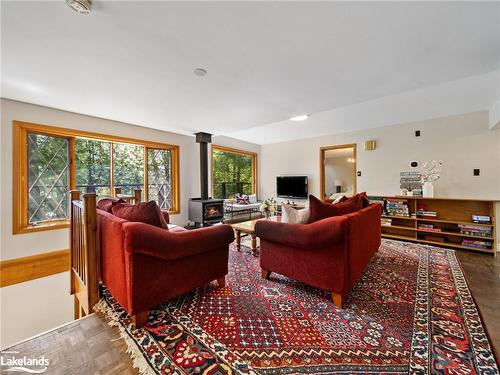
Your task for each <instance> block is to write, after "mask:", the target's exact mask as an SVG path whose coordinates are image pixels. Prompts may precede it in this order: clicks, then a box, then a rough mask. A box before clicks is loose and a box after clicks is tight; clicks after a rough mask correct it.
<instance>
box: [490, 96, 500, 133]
mask: <svg viewBox="0 0 500 375" xmlns="http://www.w3.org/2000/svg"><path fill="white" fill-rule="evenodd" d="M489 120H490V129H500V96H499V97H498V98H497V100H496V101H495V103H493V105H492V106H491V108H490V111H489Z"/></svg>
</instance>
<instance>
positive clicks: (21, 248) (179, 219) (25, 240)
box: [0, 99, 260, 348]
mask: <svg viewBox="0 0 500 375" xmlns="http://www.w3.org/2000/svg"><path fill="white" fill-rule="evenodd" d="M0 106H1V131H0V145H1V150H0V157H1V161H0V165H1V168H2V173H1V174H0V207H1V216H0V234H1V238H0V260H7V259H13V258H19V257H24V256H29V255H33V254H37V253H42V252H47V251H54V250H60V249H66V248H68V247H69V244H68V238H69V233H68V229H62V230H52V231H45V232H36V233H29V234H17V235H13V234H12V164H13V162H12V151H13V150H12V121H13V120H19V121H26V122H33V123H37V124H44V125H53V126H59V127H64V128H70V129H79V130H85V131H91V132H96V133H103V134H110V135H118V136H123V137H130V138H136V139H143V140H149V141H155V142H160V143H169V144H176V145H179V148H180V150H179V152H180V160H179V162H180V202H181V207H180V214H178V215H172V216H171V221H172V222H173V223H175V224H180V225H185V224H186V223H187V220H188V198H190V197H196V196H199V195H200V182H199V160H200V157H199V146H198V145H197V144H196V143H195V139H194V137H189V136H184V135H179V134H174V133H168V132H163V131H158V130H153V129H148V128H144V127H140V126H135V125H130V124H125V123H121V122H115V121H110V120H105V119H100V118H96V117H90V116H85V115H80V114H76V113H72V112H66V111H60V110H57V109H53V108H47V107H42V106H37V105H33V104H28V103H22V102H17V101H13V100H8V99H1V101H0ZM214 142H215V143H216V144H219V145H223V146H227V147H233V148H239V149H243V150H248V151H253V152H257V153H258V152H259V150H260V146H258V145H255V144H250V143H246V142H242V141H238V140H234V139H232V138H227V137H214ZM68 290H69V276H68V274H67V273H61V274H57V275H53V276H49V277H45V278H41V279H36V280H32V281H29V282H25V283H22V284H16V285H12V286H8V287H4V288H1V289H0V312H1V316H0V347H1V348H6V347H8V346H10V345H12V344H14V343H16V342H18V341H20V340H23V339H25V338H27V337H30V336H33V335H36V334H38V333H40V332H43V331H46V330H49V329H51V328H54V327H57V326H59V325H61V324H64V323H66V322H69V321H71V320H72V319H73V300H72V298H71V297H70V296H69V293H68Z"/></svg>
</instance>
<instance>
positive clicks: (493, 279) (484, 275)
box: [9, 251, 500, 375]
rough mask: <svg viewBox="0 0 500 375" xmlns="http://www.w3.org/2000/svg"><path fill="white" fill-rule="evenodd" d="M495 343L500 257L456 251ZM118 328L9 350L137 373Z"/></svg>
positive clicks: (499, 334)
mask: <svg viewBox="0 0 500 375" xmlns="http://www.w3.org/2000/svg"><path fill="white" fill-rule="evenodd" d="M457 254H458V258H459V259H460V262H461V264H462V267H463V269H464V272H465V274H466V277H467V280H468V282H469V285H470V288H471V290H472V294H473V295H474V297H475V299H476V302H477V304H478V305H479V308H480V310H481V313H482V315H483V318H484V322H485V325H486V328H487V329H488V332H489V334H490V338H491V340H492V341H493V344H494V345H495V347H496V348H497V351H498V350H500V256H497V257H493V256H491V255H482V254H476V253H472V252H467V251H457ZM119 337H120V335H119V333H118V329H117V328H115V327H110V326H108V325H107V324H106V323H105V322H104V321H103V319H102V318H101V317H99V316H98V315H94V314H93V315H90V316H88V317H86V318H83V319H80V320H78V321H75V322H73V323H71V324H68V325H66V326H63V327H61V328H58V329H56V330H54V331H51V332H49V333H46V334H44V335H42V336H39V337H37V338H34V339H32V340H29V341H26V342H24V343H21V344H19V345H16V346H14V347H12V348H10V349H9V351H17V352H19V353H21V354H22V355H26V356H28V357H40V356H42V355H44V356H45V357H46V358H48V359H49V361H50V366H49V370H48V371H47V372H46V373H47V374H61V375H63V374H64V375H66V374H84V375H87V374H124V375H128V374H138V371H137V370H136V369H134V368H133V367H132V361H131V359H130V357H129V356H128V354H126V344H125V342H124V341H123V340H121V339H119Z"/></svg>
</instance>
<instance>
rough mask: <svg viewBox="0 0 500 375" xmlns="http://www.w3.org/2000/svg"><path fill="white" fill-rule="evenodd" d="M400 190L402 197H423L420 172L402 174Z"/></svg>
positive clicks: (400, 174)
mask: <svg viewBox="0 0 500 375" xmlns="http://www.w3.org/2000/svg"><path fill="white" fill-rule="evenodd" d="M399 176H400V179H399V188H400V193H401V195H403V196H404V195H407V196H420V195H422V183H421V181H420V180H421V176H420V172H400V173H399Z"/></svg>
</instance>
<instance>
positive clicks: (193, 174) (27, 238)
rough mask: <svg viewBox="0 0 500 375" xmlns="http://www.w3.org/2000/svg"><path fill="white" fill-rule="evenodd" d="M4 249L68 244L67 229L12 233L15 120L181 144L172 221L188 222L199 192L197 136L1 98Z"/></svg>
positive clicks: (16, 251) (7, 255)
mask: <svg viewBox="0 0 500 375" xmlns="http://www.w3.org/2000/svg"><path fill="white" fill-rule="evenodd" d="M1 119H2V129H1V131H2V139H3V142H2V151H1V154H2V164H1V165H2V174H1V177H0V178H1V184H0V185H1V186H2V187H3V191H2V196H1V201H2V206H3V209H4V211H5V212H2V223H1V226H2V231H3V235H2V240H1V243H2V250H1V254H0V259H2V260H5V259H11V258H18V257H22V256H28V255H33V254H36V253H40V252H44V251H51V250H56V249H65V248H68V236H69V234H68V230H67V229H62V230H56V231H45V232H37V233H30V234H17V235H13V234H12V121H13V120H20V121H27V122H34V123H37V124H44V125H53V126H60V127H64V128H70V129H79V130H85V131H91V132H96V133H103V134H110V135H118V136H123V137H130V138H137V139H144V140H149V141H155V142H160V143H170V144H176V145H179V148H180V151H179V152H180V171H179V172H180V202H181V207H180V214H178V215H172V222H173V223H176V224H185V223H186V222H187V214H188V213H187V210H188V208H187V202H188V197H190V196H197V195H199V194H200V186H199V172H198V171H199V157H193V155H198V148H197V145H196V143H195V140H194V137H189V136H184V135H179V134H174V133H167V132H162V131H157V130H152V129H147V128H144V127H140V126H134V125H130V124H125V123H120V122H115V121H109V120H104V119H100V118H96V117H90V116H84V115H79V114H76V113H72V112H66V111H60V110H56V109H52V108H47V107H41V106H37V105H32V104H27V103H21V102H16V101H12V100H6V99H2V117H1Z"/></svg>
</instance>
